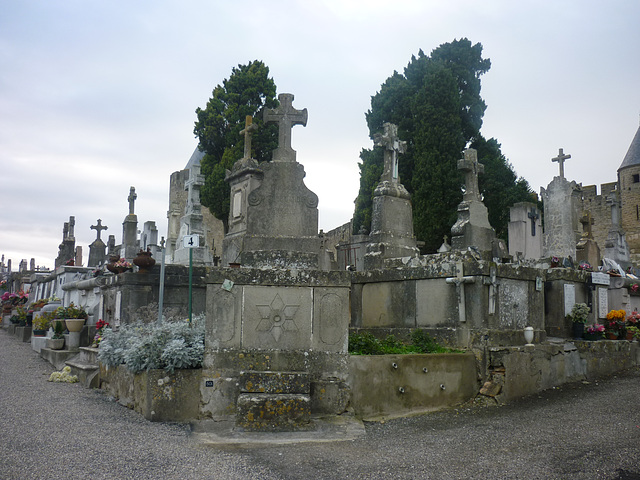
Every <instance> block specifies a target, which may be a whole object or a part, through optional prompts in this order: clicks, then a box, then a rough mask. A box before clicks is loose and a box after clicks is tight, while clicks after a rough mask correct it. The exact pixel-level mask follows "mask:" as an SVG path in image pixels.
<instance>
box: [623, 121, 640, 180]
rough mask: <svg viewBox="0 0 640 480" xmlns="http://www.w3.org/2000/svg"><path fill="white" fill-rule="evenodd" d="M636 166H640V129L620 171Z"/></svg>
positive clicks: (639, 128)
mask: <svg viewBox="0 0 640 480" xmlns="http://www.w3.org/2000/svg"><path fill="white" fill-rule="evenodd" d="M635 165H640V127H638V131H637V132H636V136H635V137H633V141H632V142H631V146H630V147H629V150H628V151H627V154H626V155H625V156H624V160H623V161H622V165H620V168H618V170H622V169H623V168H626V167H631V166H635Z"/></svg>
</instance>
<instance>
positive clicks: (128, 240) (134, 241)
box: [120, 187, 140, 262]
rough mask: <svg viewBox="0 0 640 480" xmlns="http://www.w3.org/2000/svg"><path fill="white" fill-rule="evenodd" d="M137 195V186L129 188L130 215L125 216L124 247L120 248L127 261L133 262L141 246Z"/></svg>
mask: <svg viewBox="0 0 640 480" xmlns="http://www.w3.org/2000/svg"><path fill="white" fill-rule="evenodd" d="M136 198H138V195H136V189H135V187H131V188H129V196H128V197H127V201H128V202H129V215H127V216H126V217H124V222H122V247H121V248H120V256H121V257H122V258H124V259H125V260H126V261H127V262H131V261H132V260H133V259H134V258H135V256H136V255H137V254H138V251H139V249H140V246H139V244H138V217H137V216H136V214H135V202H136Z"/></svg>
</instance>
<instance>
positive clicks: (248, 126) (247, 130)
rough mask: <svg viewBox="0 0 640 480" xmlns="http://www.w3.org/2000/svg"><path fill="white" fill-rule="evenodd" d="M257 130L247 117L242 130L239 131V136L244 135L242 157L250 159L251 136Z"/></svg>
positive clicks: (250, 118)
mask: <svg viewBox="0 0 640 480" xmlns="http://www.w3.org/2000/svg"><path fill="white" fill-rule="evenodd" d="M257 129H258V125H256V124H255V123H253V117H251V115H247V116H246V118H245V120H244V129H243V130H240V135H244V156H243V157H242V158H251V135H252V134H253V132H255V131H256V130H257Z"/></svg>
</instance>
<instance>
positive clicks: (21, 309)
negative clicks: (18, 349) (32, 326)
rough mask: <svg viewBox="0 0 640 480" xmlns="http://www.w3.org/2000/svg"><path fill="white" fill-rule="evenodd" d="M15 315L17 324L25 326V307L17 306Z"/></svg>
mask: <svg viewBox="0 0 640 480" xmlns="http://www.w3.org/2000/svg"><path fill="white" fill-rule="evenodd" d="M16 315H17V316H18V325H19V326H20V327H26V326H27V309H26V308H24V307H17V308H16Z"/></svg>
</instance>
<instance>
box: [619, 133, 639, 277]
mask: <svg viewBox="0 0 640 480" xmlns="http://www.w3.org/2000/svg"><path fill="white" fill-rule="evenodd" d="M618 185H619V188H620V197H621V198H620V200H621V204H622V208H621V215H620V220H621V224H622V229H623V230H624V231H625V233H626V239H627V243H628V244H629V250H630V253H631V261H632V262H633V263H634V264H635V265H638V263H640V127H639V128H638V131H637V132H636V135H635V137H633V141H632V142H631V146H630V147H629V150H628V151H627V154H626V155H625V157H624V160H623V161H622V164H621V165H620V168H618Z"/></svg>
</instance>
